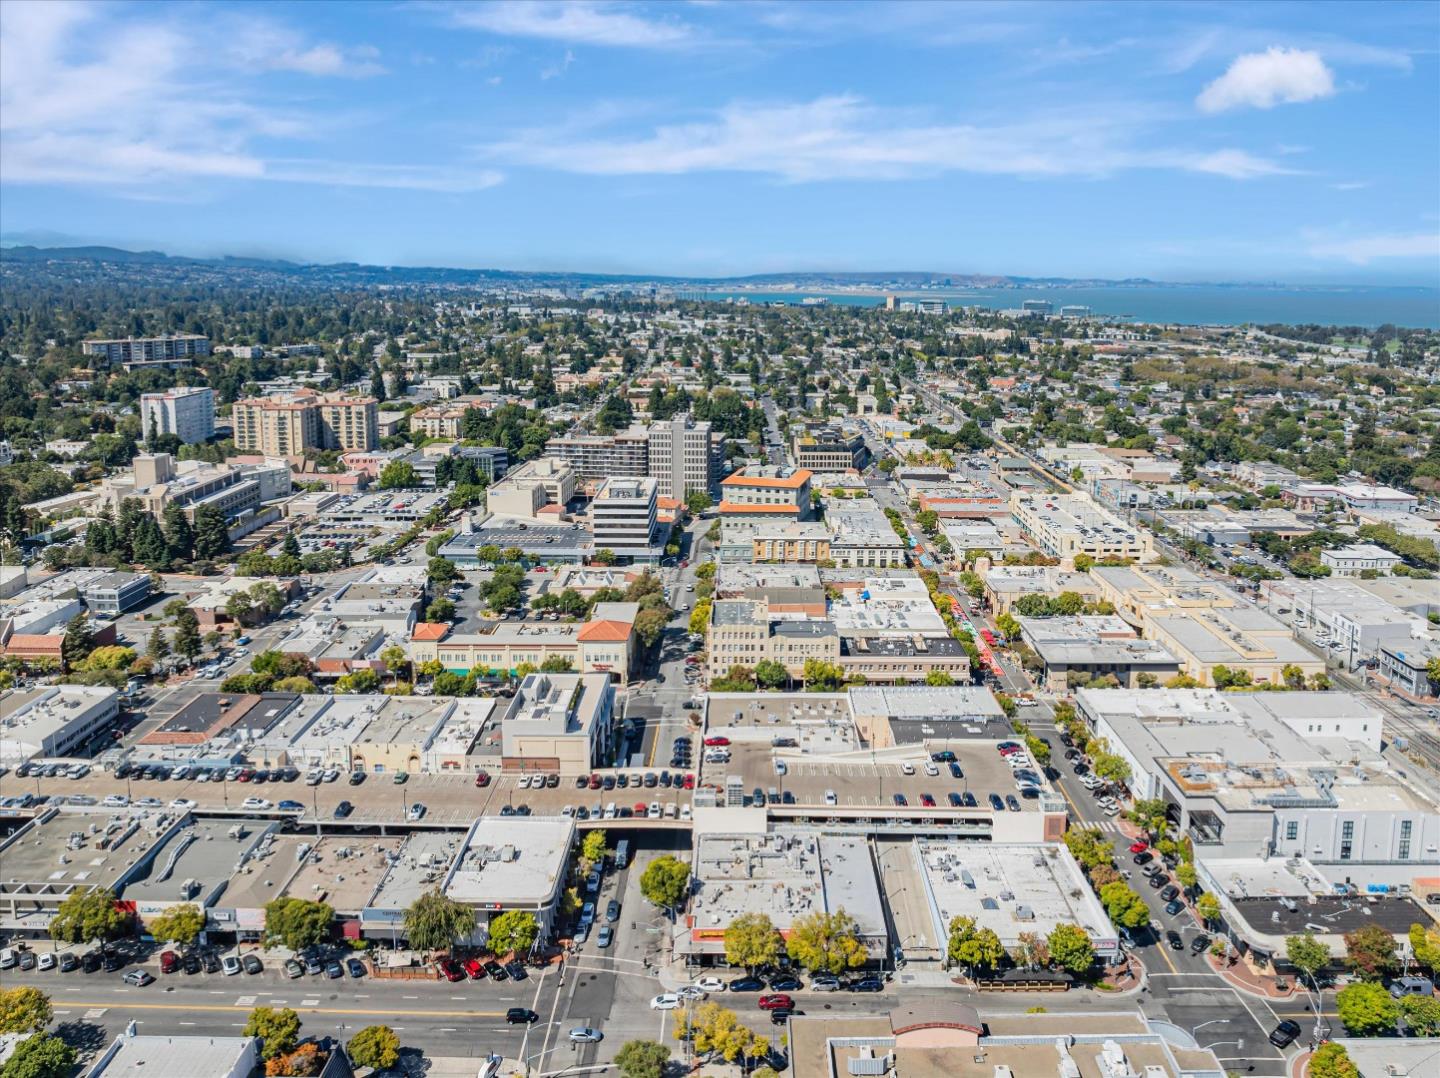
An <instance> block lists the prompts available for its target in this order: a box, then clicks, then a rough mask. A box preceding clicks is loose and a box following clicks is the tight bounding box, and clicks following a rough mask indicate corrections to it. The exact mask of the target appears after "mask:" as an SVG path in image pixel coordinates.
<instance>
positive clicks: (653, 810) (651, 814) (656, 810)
mask: <svg viewBox="0 0 1440 1078" xmlns="http://www.w3.org/2000/svg"><path fill="white" fill-rule="evenodd" d="M645 815H646V816H647V817H648V818H650V819H652V820H658V819H659V818H660V802H659V801H651V802H650V811H648V812H647V813H645Z"/></svg>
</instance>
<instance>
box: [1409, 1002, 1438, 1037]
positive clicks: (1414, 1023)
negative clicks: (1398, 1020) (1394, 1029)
mask: <svg viewBox="0 0 1440 1078" xmlns="http://www.w3.org/2000/svg"><path fill="white" fill-rule="evenodd" d="M1400 1016H1401V1017H1402V1018H1404V1019H1405V1027H1406V1032H1407V1033H1409V1035H1410V1036H1412V1037H1435V1036H1440V1000H1437V999H1436V998H1435V997H1434V996H1433V995H1428V996H1401V997H1400Z"/></svg>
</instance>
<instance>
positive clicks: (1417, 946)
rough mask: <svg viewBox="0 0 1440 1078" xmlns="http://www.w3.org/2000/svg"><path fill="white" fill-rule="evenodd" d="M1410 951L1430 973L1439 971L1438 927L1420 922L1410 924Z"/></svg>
mask: <svg viewBox="0 0 1440 1078" xmlns="http://www.w3.org/2000/svg"><path fill="white" fill-rule="evenodd" d="M1409 935H1410V953H1411V954H1412V955H1414V956H1415V961H1416V962H1418V963H1420V965H1422V966H1424V967H1425V968H1426V969H1428V970H1430V971H1431V972H1432V973H1437V972H1440V929H1435V928H1427V927H1426V926H1425V925H1422V924H1413V925H1411V926H1410V933H1409Z"/></svg>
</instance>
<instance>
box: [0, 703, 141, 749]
mask: <svg viewBox="0 0 1440 1078" xmlns="http://www.w3.org/2000/svg"><path fill="white" fill-rule="evenodd" d="M119 714H120V694H119V693H117V692H116V691H115V690H114V689H111V688H107V687H105V686H103V685H47V686H42V687H40V688H35V689H11V690H10V691H8V692H6V693H4V694H3V695H0V763H3V764H5V765H7V766H8V767H12V768H13V767H14V766H15V765H16V764H19V763H24V762H25V761H26V760H30V759H33V758H35V757H63V756H70V755H71V754H75V753H78V751H79V750H80V749H81V748H83V747H84V745H85V744H86V743H87V742H88V741H90V740H91V739H92V738H94V737H95V736H96V735H97V734H99V733H100V732H101V731H103V730H104V729H105V728H106V727H107V726H109V725H110V724H111V723H112V722H114V721H115V719H116V717H117V716H118V715H119Z"/></svg>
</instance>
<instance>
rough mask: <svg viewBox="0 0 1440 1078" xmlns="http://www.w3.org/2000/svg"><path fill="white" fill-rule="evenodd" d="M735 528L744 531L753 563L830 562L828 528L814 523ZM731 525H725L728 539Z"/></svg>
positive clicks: (746, 523)
mask: <svg viewBox="0 0 1440 1078" xmlns="http://www.w3.org/2000/svg"><path fill="white" fill-rule="evenodd" d="M739 527H741V528H745V529H747V530H748V533H749V535H748V537H749V541H750V551H751V559H752V560H753V561H757V562H783V563H786V564H794V563H798V564H805V565H814V564H816V563H817V562H822V561H829V560H831V543H830V529H829V528H828V527H826V525H824V524H821V523H818V522H803V523H796V522H789V523H777V522H771V521H764V522H751V521H749V520H748V519H747V520H745V521H743V522H741V523H740V525H739ZM734 528H735V526H734V525H729V524H727V525H726V536H727V538H728V536H729V533H730V531H731V530H734Z"/></svg>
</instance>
